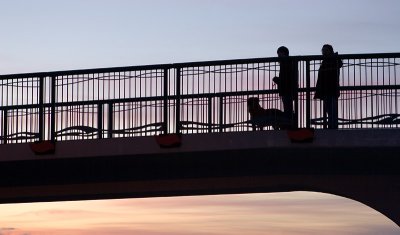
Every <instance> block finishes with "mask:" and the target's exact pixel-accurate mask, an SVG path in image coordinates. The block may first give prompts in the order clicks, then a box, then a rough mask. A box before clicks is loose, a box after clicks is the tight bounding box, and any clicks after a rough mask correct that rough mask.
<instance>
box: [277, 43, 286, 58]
mask: <svg viewBox="0 0 400 235" xmlns="http://www.w3.org/2000/svg"><path fill="white" fill-rule="evenodd" d="M276 53H277V54H278V57H286V56H289V49H288V48H287V47H285V46H281V47H279V48H278V50H277V51H276Z"/></svg>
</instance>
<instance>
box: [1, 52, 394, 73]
mask: <svg viewBox="0 0 400 235" xmlns="http://www.w3.org/2000/svg"><path fill="white" fill-rule="evenodd" d="M398 57H400V52H394V53H369V54H339V55H338V58H340V59H378V58H398ZM322 59H323V56H322V55H307V56H290V57H288V58H278V57H264V58H249V59H232V60H212V61H199V62H183V63H170V64H154V65H138V66H124V67H109V68H94V69H78V70H65V71H52V72H34V73H20V74H5V75H0V79H12V78H29V77H55V76H68V75H77V74H93V73H114V72H124V71H138V70H153V69H172V68H182V67H197V66H215V65H233V64H248V63H264V62H279V61H282V60H298V61H310V60H322Z"/></svg>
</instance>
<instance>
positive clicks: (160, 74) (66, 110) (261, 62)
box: [0, 53, 400, 143]
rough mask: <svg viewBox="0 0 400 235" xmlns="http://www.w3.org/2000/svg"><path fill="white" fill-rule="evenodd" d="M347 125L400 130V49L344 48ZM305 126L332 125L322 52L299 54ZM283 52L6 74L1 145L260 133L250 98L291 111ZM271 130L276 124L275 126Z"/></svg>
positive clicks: (299, 113) (342, 115) (299, 107)
mask: <svg viewBox="0 0 400 235" xmlns="http://www.w3.org/2000/svg"><path fill="white" fill-rule="evenodd" d="M339 58H340V59H342V61H343V64H344V65H343V67H342V68H341V71H340V85H341V86H340V93H341V96H340V98H339V128H340V129H352V128H398V127H399V125H400V118H399V108H400V102H399V101H400V96H399V95H398V92H399V89H400V81H399V79H400V70H399V67H400V63H399V58H400V53H386V54H356V55H339ZM290 60H291V61H294V63H296V64H297V67H298V74H299V75H298V96H297V99H296V101H295V115H296V120H297V125H298V126H299V127H314V128H324V127H325V126H326V121H325V120H326V118H325V117H324V114H323V108H322V104H321V102H320V101H318V100H315V99H313V96H314V93H315V85H316V81H317V73H318V69H319V66H320V64H321V60H322V57H321V56H294V57H290ZM279 62H280V59H279V58H256V59H241V60H225V61H207V62H192V63H177V64H162V65H149V66H133V67H118V68H103V69H89V70H75V71H60V72H45V73H30V74H14V75H0V98H1V100H0V120H1V126H0V140H1V143H23V142H33V141H39V140H56V141H59V140H76V139H96V138H114V137H133V136H149V135H157V134H162V133H176V132H179V133H187V134H189V133H209V132H232V131H251V130H253V128H252V125H251V124H250V123H249V118H250V117H249V113H248V110H247V102H246V101H247V98H249V97H258V98H259V99H260V103H261V106H262V107H264V108H276V109H281V110H283V106H282V104H281V100H280V98H279V95H278V91H277V88H276V86H275V85H274V82H273V81H272V78H273V77H275V76H277V75H278V73H279ZM269 128H271V127H269Z"/></svg>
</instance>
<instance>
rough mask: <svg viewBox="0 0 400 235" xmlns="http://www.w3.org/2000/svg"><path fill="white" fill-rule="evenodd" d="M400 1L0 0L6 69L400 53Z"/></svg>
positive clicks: (2, 67) (1, 69)
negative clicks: (282, 49) (328, 52)
mask: <svg viewBox="0 0 400 235" xmlns="http://www.w3.org/2000/svg"><path fill="white" fill-rule="evenodd" d="M399 10H400V1H398V0H381V1H374V0H335V1H332V0H296V1H293V0H283V1H282V0H279V1H267V0H253V1H251V0H249V1H239V0H230V1H229V0H202V1H194V0H169V1H165V0H149V1H135V0H112V1H111V0H68V1H62V0H35V1H28V0H0V29H1V37H0V43H1V45H2V48H1V50H0V74H6V73H20V72H33V71H50V70H65V69H78V68H92V67H110V66H125V65H140V64H154V63H172V62H185V61H198V60H216V59H234V58H249V57H271V56H275V51H276V48H277V47H278V46H280V45H287V46H288V47H289V49H290V50H291V54H293V55H304V54H317V53H319V52H320V48H321V45H322V44H324V43H331V44H333V45H334V47H335V49H337V50H338V51H339V52H340V53H368V52H398V51H400V49H399V42H400V31H399V30H398V29H399V28H400V14H398V12H399Z"/></svg>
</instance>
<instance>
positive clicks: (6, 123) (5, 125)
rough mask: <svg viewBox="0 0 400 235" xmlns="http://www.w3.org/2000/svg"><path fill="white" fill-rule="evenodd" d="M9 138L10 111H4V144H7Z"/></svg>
mask: <svg viewBox="0 0 400 235" xmlns="http://www.w3.org/2000/svg"><path fill="white" fill-rule="evenodd" d="M7 136H8V109H3V144H7Z"/></svg>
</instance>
